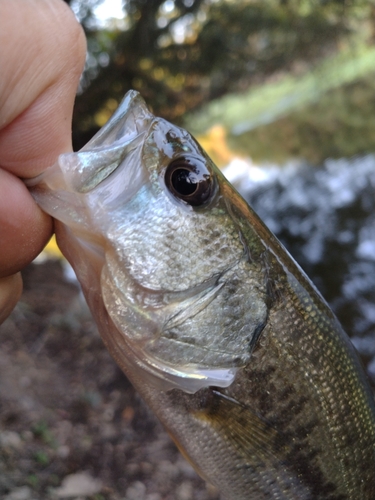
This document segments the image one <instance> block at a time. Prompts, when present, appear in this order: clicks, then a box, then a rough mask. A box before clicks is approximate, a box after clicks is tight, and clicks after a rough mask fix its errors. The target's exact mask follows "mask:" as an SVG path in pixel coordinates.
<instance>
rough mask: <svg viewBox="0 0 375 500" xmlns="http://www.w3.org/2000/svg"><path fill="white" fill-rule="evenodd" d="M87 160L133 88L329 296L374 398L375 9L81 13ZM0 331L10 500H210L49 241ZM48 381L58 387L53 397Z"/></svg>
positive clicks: (227, 6) (187, 1)
mask: <svg viewBox="0 0 375 500" xmlns="http://www.w3.org/2000/svg"><path fill="white" fill-rule="evenodd" d="M66 3H68V4H69V5H70V7H71V8H72V9H73V11H74V12H75V14H76V16H77V18H78V19H79V21H80V22H81V23H82V25H83V27H84V29H85V32H86V36H87V40H88V55H87V61H86V67H85V71H84V74H83V77H82V80H81V84H80V89H79V93H78V96H77V100H76V107H75V114H74V122H73V143H74V148H75V149H79V148H81V147H82V146H83V145H84V144H85V143H86V142H87V141H88V140H89V139H90V138H91V136H92V135H93V134H94V133H95V132H97V131H98V130H99V128H100V127H101V126H102V125H104V123H105V122H106V121H107V120H108V118H109V117H110V116H111V114H112V113H113V111H114V110H115V109H116V107H117V106H118V104H119V102H120V101H121V99H122V97H123V96H124V94H125V93H126V92H127V91H128V90H129V89H136V90H138V91H139V92H140V93H141V94H142V96H143V97H144V99H145V100H146V102H147V104H148V105H149V107H150V108H151V109H152V110H153V112H154V113H155V114H156V115H158V116H162V117H164V118H166V119H168V120H169V121H172V122H173V123H175V124H177V125H180V126H183V127H185V128H187V129H188V130H189V131H190V132H191V133H192V134H193V135H195V136H196V138H197V139H198V140H199V142H200V143H201V144H202V146H203V147H204V148H205V149H206V151H207V152H208V153H209V155H210V156H211V157H212V158H213V160H214V161H215V162H216V163H217V165H218V166H219V167H220V168H222V169H223V172H224V173H225V175H227V177H228V178H229V179H230V180H231V181H232V182H233V183H234V185H235V186H236V188H237V189H238V190H239V191H240V192H241V193H242V194H243V196H244V197H245V198H246V199H247V200H248V202H249V203H250V204H251V205H252V206H253V207H254V208H255V210H256V211H257V212H258V214H259V215H260V216H261V217H262V218H263V220H264V221H265V222H266V224H267V225H268V226H269V227H270V228H271V229H272V231H274V232H275V233H276V235H277V236H278V237H279V238H280V239H281V241H282V242H283V243H284V245H285V246H286V247H287V248H288V250H289V251H290V252H291V254H292V255H293V256H294V257H295V258H296V260H297V261H298V262H299V264H300V265H301V266H302V267H303V268H304V269H305V271H306V272H307V274H308V275H309V276H310V278H312V280H313V281H314V282H315V284H316V286H317V287H318V288H319V290H320V291H321V292H322V294H323V295H324V296H325V298H326V299H327V300H328V302H329V303H330V305H331V307H332V308H333V310H334V311H335V313H336V314H337V316H338V317H339V319H340V321H341V322H342V323H343V325H344V327H345V329H346V331H347V332H348V334H349V335H350V336H351V338H352V340H353V343H354V344H355V346H356V347H357V349H358V351H359V353H360V354H361V357H362V360H363V363H364V365H365V367H366V370H367V373H368V375H369V377H370V380H371V383H372V384H373V387H375V196H374V193H375V156H374V154H375V2H374V1H372V0H258V1H256V0H165V1H161V0H149V1H147V0H104V1H103V0H70V1H67V2H66ZM24 281H25V291H24V294H23V297H22V299H21V301H20V303H19V304H18V306H17V308H16V310H15V311H14V313H13V314H12V316H11V318H10V319H9V320H8V321H7V322H6V323H4V325H2V326H1V328H0V341H1V350H0V495H1V498H5V499H6V500H39V499H44V498H47V499H49V498H51V499H53V498H77V499H78V498H81V499H82V498H90V499H94V500H106V499H108V500H119V499H121V500H175V499H176V500H190V499H191V500H193V499H194V500H209V499H211V500H214V499H217V498H218V495H217V492H215V490H214V489H212V488H211V487H210V486H209V485H206V484H205V483H204V482H203V481H202V480H200V479H199V478H198V477H197V476H196V474H195V473H194V471H193V470H192V468H191V467H190V466H189V465H188V464H187V463H186V462H185V461H184V460H183V459H182V458H181V457H180V456H179V454H178V452H177V450H176V449H175V447H174V445H172V444H171V442H170V441H169V438H168V436H167V435H166V434H165V432H164V431H163V429H162V428H161V426H160V424H159V423H158V422H157V421H156V420H155V418H154V417H153V415H151V414H150V412H149V411H148V409H147V408H146V407H145V405H144V404H143V402H142V401H141V400H140V399H139V397H138V396H137V394H136V393H134V391H133V389H132V387H131V386H130V385H129V383H128V382H127V380H126V379H125V377H124V376H123V375H122V374H121V372H120V371H119V370H118V369H117V367H116V366H115V365H114V363H113V362H112V360H111V358H110V357H109V355H108V353H107V352H106V351H105V349H104V347H103V345H102V343H101V340H100V338H99V336H98V333H97V330H96V327H95V325H94V324H93V323H92V320H91V318H90V315H89V314H88V313H87V311H86V310H85V309H84V305H83V302H82V298H81V296H80V292H79V288H78V286H77V283H76V282H75V280H74V278H72V277H71V276H70V274H69V270H68V268H67V267H66V264H65V263H64V262H63V261H61V260H60V259H59V258H58V255H57V253H56V251H55V249H54V246H53V244H51V245H50V246H49V248H48V252H45V253H44V254H43V255H42V256H41V257H40V258H39V260H38V261H37V263H34V264H32V265H31V266H30V267H29V268H27V269H26V270H25V272H24ZM46 381H48V383H46Z"/></svg>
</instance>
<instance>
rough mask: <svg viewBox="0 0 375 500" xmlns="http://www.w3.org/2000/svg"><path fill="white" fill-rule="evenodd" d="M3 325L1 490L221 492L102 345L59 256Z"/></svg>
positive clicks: (167, 498)
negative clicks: (208, 481) (203, 475)
mask: <svg viewBox="0 0 375 500" xmlns="http://www.w3.org/2000/svg"><path fill="white" fill-rule="evenodd" d="M23 276H24V293H23V295H22V299H21V301H20V303H19V304H18V306H17V307H16V309H15V311H14V312H13V313H12V315H11V317H10V318H9V319H8V320H7V321H6V322H5V323H4V324H3V325H2V326H1V327H0V498H1V499H4V500H40V499H48V500H49V499H59V498H70V499H80V500H82V499H91V500H119V499H121V500H193V499H194V500H217V499H218V498H219V497H218V495H217V492H216V491H215V490H214V489H213V488H212V487H211V486H209V485H206V484H205V483H204V481H202V480H201V479H200V478H199V477H198V476H197V474H196V473H195V472H194V470H193V469H192V467H191V466H190V465H189V464H188V463H187V462H186V461H185V460H184V459H183V458H182V457H181V455H180V454H179V452H178V451H177V449H176V447H175V446H174V444H173V443H172V442H171V440H170V438H169V437H168V435H167V433H166V432H165V431H164V429H163V428H162V427H161V425H160V424H159V422H158V421H157V419H156V417H154V416H153V414H152V413H151V412H150V411H149V410H148V408H147V407H146V405H145V404H144V403H143V401H142V400H141V399H140V397H139V396H138V395H137V393H136V392H135V391H134V389H133V388H132V386H131V385H130V383H129V382H128V381H127V379H126V378H125V376H124V375H123V374H122V372H120V370H119V369H118V368H117V366H116V365H115V363H114V362H113V360H112V358H111V357H110V355H109V354H108V353H107V351H106V349H105V348H104V346H103V344H102V341H101V339H100V337H99V334H98V332H97V329H96V326H95V324H94V323H93V321H92V319H91V317H90V315H89V313H88V311H87V308H85V307H84V305H83V299H82V297H81V296H80V292H79V289H78V287H77V286H76V285H75V284H74V283H73V282H71V281H69V280H67V279H66V277H65V276H64V273H63V268H62V265H61V263H60V261H57V260H56V261H52V260H49V261H46V262H45V263H43V264H38V265H35V264H33V265H30V266H29V267H28V268H27V269H26V270H25V271H24V273H23Z"/></svg>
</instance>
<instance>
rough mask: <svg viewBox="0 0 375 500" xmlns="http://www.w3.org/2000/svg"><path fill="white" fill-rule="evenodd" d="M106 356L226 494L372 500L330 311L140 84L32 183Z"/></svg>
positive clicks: (347, 347)
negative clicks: (149, 102)
mask: <svg viewBox="0 0 375 500" xmlns="http://www.w3.org/2000/svg"><path fill="white" fill-rule="evenodd" d="M28 185H29V188H30V190H31V192H32V194H33V196H34V197H35V199H36V201H37V203H38V204H39V205H40V206H41V207H42V208H43V210H45V211H46V212H48V213H49V214H50V215H52V216H53V217H54V218H55V219H56V235H57V240H58V244H59V246H60V248H61V250H62V252H63V254H64V255H65V256H66V258H67V259H68V260H69V262H70V263H71V264H72V266H73V268H74V270H75V272H76V274H77V277H78V279H79V281H80V283H81V285H82V289H83V292H84V294H85V297H86V300H87V302H88V304H89V307H90V309H91V311H92V313H93V316H94V318H95V320H96V322H97V324H98V327H99V331H100V333H101V335H102V338H103V341H104V343H105V345H106V346H107V348H108V349H109V351H110V352H111V354H112V356H113V357H114V359H115V360H116V361H117V363H118V364H119V365H120V367H121V368H122V370H123V371H124V372H125V374H126V375H127V376H128V377H129V379H130V380H131V381H132V383H133V384H134V386H135V387H136V389H137V390H138V391H139V392H140V393H141V395H142V396H143V397H144V399H145V400H146V402H147V403H148V404H149V405H150V407H151V408H152V409H153V410H154V411H155V413H156V414H157V415H158V417H159V418H160V420H161V421H162V422H163V424H164V425H165V426H166V428H167V429H168V431H169V433H170V434H171V436H172V437H173V439H174V440H175V442H176V444H177V445H178V447H179V448H180V449H181V451H182V452H183V453H184V455H185V456H186V457H187V458H188V459H189V460H190V461H191V463H192V464H193V465H194V466H195V468H196V469H197V470H198V472H199V473H200V474H201V475H202V477H204V478H205V479H207V480H208V481H210V482H211V483H213V484H214V485H216V486H217V487H218V488H219V490H220V491H221V492H222V493H223V495H224V497H225V498H227V499H229V500H252V499H253V500H262V499H264V500H266V499H278V500H282V499H285V500H287V499H288V500H291V499H301V500H313V499H321V500H323V499H325V500H327V499H330V500H358V499H362V500H373V499H374V498H375V406H374V401H373V397H372V394H371V390H370V388H369V386H368V383H367V381H366V378H365V375H364V373H363V370H362V367H361V365H360V362H359V360H358V358H357V355H356V353H355V351H354V349H353V347H352V345H351V343H350V341H349V339H348V338H347V336H346V335H345V333H344V332H343V331H342V329H341V327H340V325H339V323H338V321H337V320H336V318H335V317H334V315H333V314H332V312H331V311H330V310H329V308H328V306H327V305H326V303H325V302H324V300H323V299H322V298H321V296H320V295H319V293H318V292H317V291H316V290H315V288H314V287H313V285H312V284H311V283H310V281H309V280H308V278H307V277H306V276H305V275H304V274H303V272H302V271H301V270H300V268H299V267H298V266H297V264H295V262H294V261H293V260H292V259H291V257H290V256H289V255H288V254H287V252H286V251H285V249H284V248H283V247H282V246H281V244H280V243H279V242H278V241H277V240H276V238H275V237H274V236H273V235H272V234H271V233H270V232H269V231H268V229H267V228H266V227H265V226H264V225H263V224H262V222H261V221H260V220H259V218H258V217H257V216H256V214H255V213H254V212H253V211H252V210H251V208H250V207H249V206H248V205H247V204H246V203H245V202H244V200H243V199H242V198H241V197H240V196H239V194H238V193H237V192H236V191H235V190H234V189H233V187H232V186H231V185H230V184H229V183H228V182H227V181H226V179H225V178H224V177H223V176H222V175H221V173H220V171H219V170H218V169H217V168H216V167H215V165H213V164H212V161H211V160H210V159H209V158H208V157H207V155H206V154H205V153H204V151H203V150H202V149H201V148H200V146H199V145H198V143H197V142H196V141H195V140H194V139H193V138H192V137H191V136H190V134H188V133H187V132H186V131H184V130H182V129H180V128H178V127H176V126H174V125H171V124H170V123H168V122H166V121H165V120H163V119H160V118H156V117H155V116H154V115H153V114H152V113H150V112H149V110H148V109H147V107H146V106H145V104H144V102H143V100H142V98H141V97H140V96H139V94H138V93H137V92H134V91H130V92H128V94H127V95H126V96H125V98H124V100H123V102H122V103H121V105H120V106H119V108H118V110H117V111H116V113H115V114H114V115H113V117H112V118H111V120H110V121H109V122H108V123H107V124H106V125H105V126H104V127H103V128H102V129H101V130H100V131H99V132H98V134H97V135H96V136H95V137H94V138H93V139H92V140H91V141H90V142H89V143H88V144H87V145H86V146H85V147H84V148H83V149H82V150H81V151H80V152H78V153H67V154H63V155H61V156H60V157H59V159H58V161H57V163H56V164H55V165H54V166H52V167H51V168H49V169H47V171H45V172H44V173H43V174H41V175H40V176H39V177H37V178H35V179H33V180H32V181H28Z"/></svg>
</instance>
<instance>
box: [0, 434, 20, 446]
mask: <svg viewBox="0 0 375 500" xmlns="http://www.w3.org/2000/svg"><path fill="white" fill-rule="evenodd" d="M21 443H22V439H21V437H20V435H19V434H17V432H13V431H2V432H0V446H3V447H4V448H7V447H9V448H16V449H17V448H19V447H20V446H21Z"/></svg>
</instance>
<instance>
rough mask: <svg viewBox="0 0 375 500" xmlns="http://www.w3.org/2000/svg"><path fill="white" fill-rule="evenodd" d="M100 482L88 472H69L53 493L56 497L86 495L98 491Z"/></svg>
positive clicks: (100, 487) (100, 485)
mask: <svg viewBox="0 0 375 500" xmlns="http://www.w3.org/2000/svg"><path fill="white" fill-rule="evenodd" d="M101 489H102V482H101V481H100V480H99V479H95V478H93V477H92V476H91V475H90V473H89V472H87V471H82V472H77V473H76V474H70V475H69V476H66V477H65V478H64V479H63V482H62V484H61V486H60V488H55V489H54V491H53V494H54V496H55V497H57V498H72V497H86V496H91V495H95V494H97V493H100V491H101Z"/></svg>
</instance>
